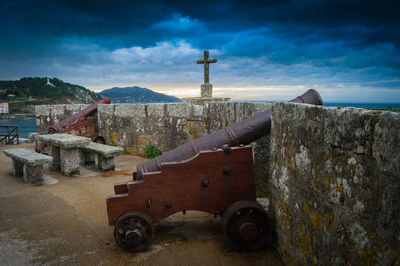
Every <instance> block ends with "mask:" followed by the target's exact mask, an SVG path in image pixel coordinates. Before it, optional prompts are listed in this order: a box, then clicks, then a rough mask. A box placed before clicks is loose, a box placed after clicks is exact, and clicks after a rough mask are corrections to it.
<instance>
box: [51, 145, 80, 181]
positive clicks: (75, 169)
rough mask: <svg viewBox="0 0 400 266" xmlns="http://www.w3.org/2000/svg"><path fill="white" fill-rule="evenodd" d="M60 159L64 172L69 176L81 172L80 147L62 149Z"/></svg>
mask: <svg viewBox="0 0 400 266" xmlns="http://www.w3.org/2000/svg"><path fill="white" fill-rule="evenodd" d="M60 159H61V173H62V174H64V175H67V176H71V175H73V174H80V170H79V154H78V149H68V150H64V149H60ZM53 160H54V159H53Z"/></svg>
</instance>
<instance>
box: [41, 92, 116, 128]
mask: <svg viewBox="0 0 400 266" xmlns="http://www.w3.org/2000/svg"><path fill="white" fill-rule="evenodd" d="M110 102H111V100H110V98H108V97H104V98H103V99H102V100H101V101H98V102H97V103H95V104H92V105H90V106H89V107H87V108H85V109H83V110H82V111H80V112H78V113H76V114H74V115H71V116H69V117H67V118H65V119H64V120H62V121H61V122H59V123H57V124H55V125H54V126H51V127H49V129H48V131H47V133H49V134H54V133H57V132H59V131H60V130H62V129H63V128H65V127H68V126H71V125H72V124H74V123H75V122H77V121H79V120H80V119H83V118H86V117H88V116H91V115H92V114H94V113H96V112H97V106H98V105H99V104H109V103H110Z"/></svg>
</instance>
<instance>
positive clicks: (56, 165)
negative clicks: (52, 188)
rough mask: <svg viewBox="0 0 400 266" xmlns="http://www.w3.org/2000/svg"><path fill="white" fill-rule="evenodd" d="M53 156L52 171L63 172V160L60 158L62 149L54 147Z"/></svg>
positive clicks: (52, 149)
mask: <svg viewBox="0 0 400 266" xmlns="http://www.w3.org/2000/svg"><path fill="white" fill-rule="evenodd" d="M50 149H51V156H52V157H53V161H52V162H51V164H50V167H49V168H50V171H53V172H55V171H59V170H61V158H60V148H59V147H55V146H52V147H51V148H50Z"/></svg>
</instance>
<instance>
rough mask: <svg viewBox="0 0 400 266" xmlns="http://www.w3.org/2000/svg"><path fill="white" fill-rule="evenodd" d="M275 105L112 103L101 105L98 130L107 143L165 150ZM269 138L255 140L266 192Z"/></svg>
mask: <svg viewBox="0 0 400 266" xmlns="http://www.w3.org/2000/svg"><path fill="white" fill-rule="evenodd" d="M271 107H272V104H270V103H250V102H232V103H231V102H205V103H204V104H191V103H176V104H109V105H100V106H99V108H98V121H99V122H98V127H99V134H100V135H101V136H103V137H104V138H105V140H106V142H107V143H110V144H114V145H117V146H120V147H123V148H125V149H126V150H128V151H129V152H131V153H134V154H135V153H136V154H143V151H144V149H145V147H146V146H147V145H148V144H149V142H151V143H152V144H154V145H155V146H156V147H157V148H160V149H161V150H162V151H164V152H166V151H169V150H171V149H173V148H176V147H178V146H179V145H182V144H184V143H187V142H189V141H191V140H194V139H197V138H199V137H201V136H204V135H206V134H209V133H211V132H214V131H216V130H218V129H221V128H223V127H226V126H228V125H230V124H233V123H236V122H239V121H242V120H243V119H246V118H248V117H250V116H252V115H253V114H255V113H258V112H261V111H264V110H267V109H269V108H271ZM268 145H269V138H268V136H267V137H264V138H261V139H260V140H258V141H256V142H254V143H253V147H254V157H255V162H256V163H255V169H254V171H255V176H256V183H257V193H258V195H259V196H263V195H266V191H267V189H266V188H267V186H266V183H267V181H268V173H269V171H268V163H267V161H266V160H267V159H268V154H269V149H268Z"/></svg>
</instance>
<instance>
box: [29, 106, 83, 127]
mask: <svg viewBox="0 0 400 266" xmlns="http://www.w3.org/2000/svg"><path fill="white" fill-rule="evenodd" d="M88 106H89V105H87V104H57V105H36V106H35V115H36V126H37V130H38V133H39V134H45V133H47V130H48V129H49V127H50V126H52V125H55V124H57V123H58V122H60V121H62V120H64V119H65V118H67V117H69V116H71V115H73V114H76V113H77V112H79V111H82V110H83V109H85V108H86V107H88Z"/></svg>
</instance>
